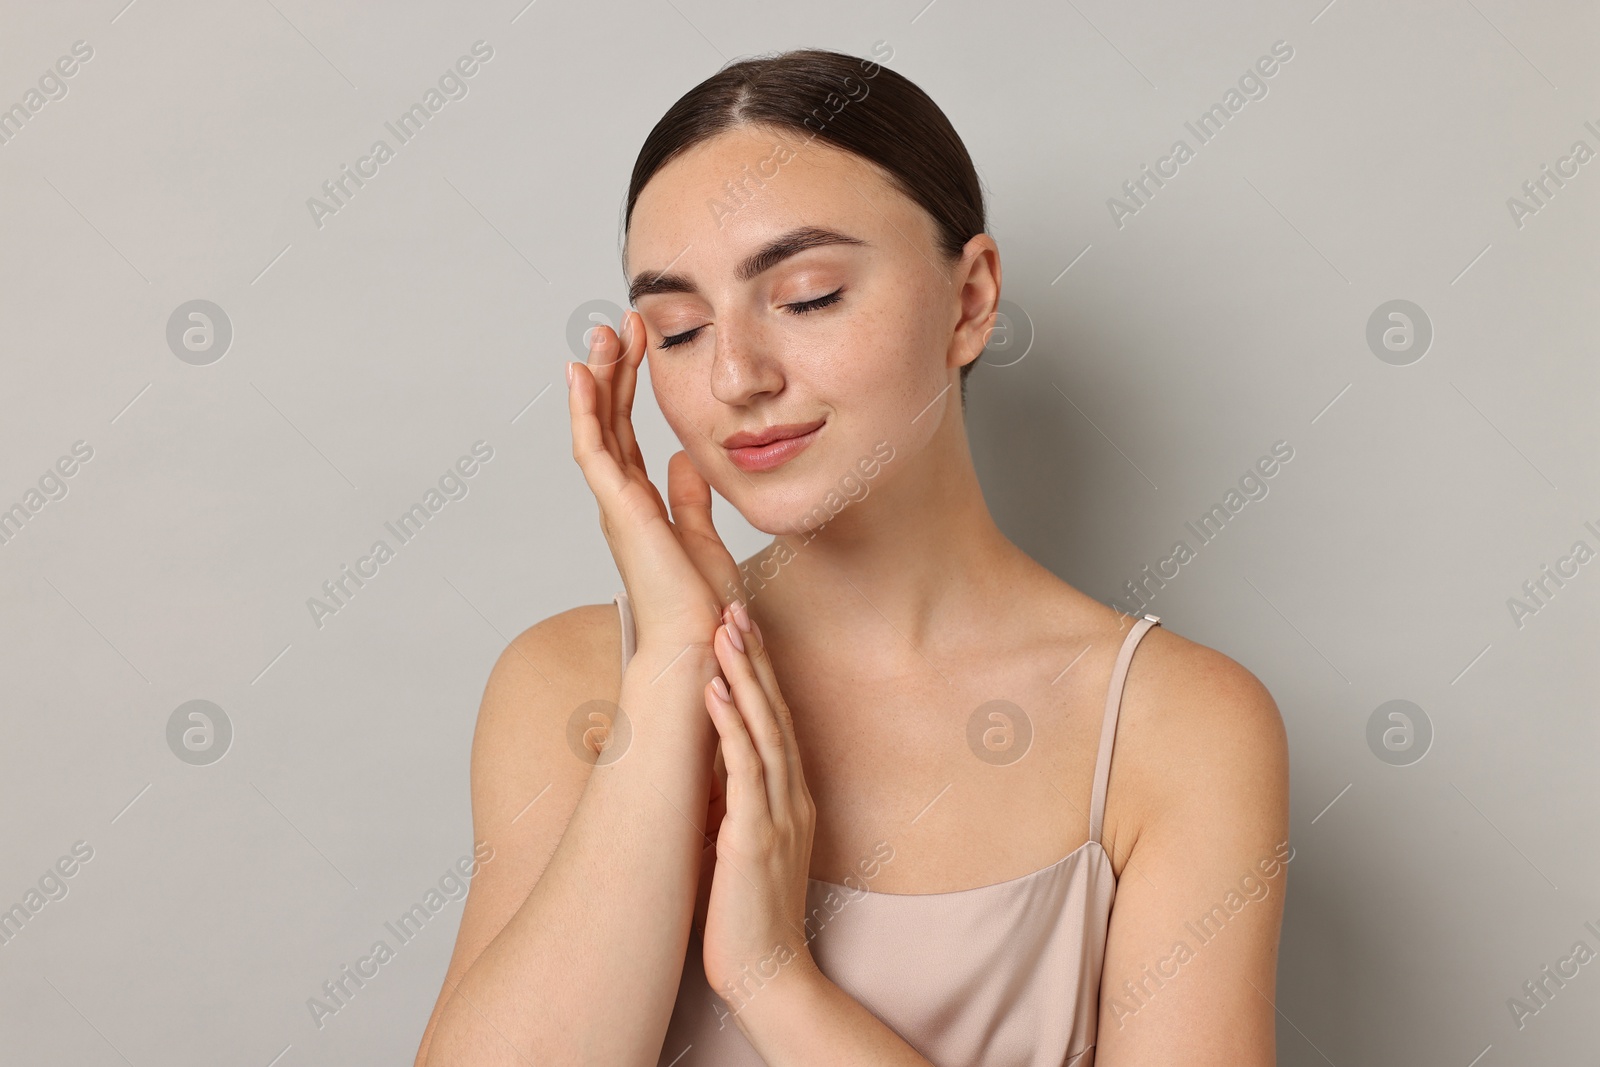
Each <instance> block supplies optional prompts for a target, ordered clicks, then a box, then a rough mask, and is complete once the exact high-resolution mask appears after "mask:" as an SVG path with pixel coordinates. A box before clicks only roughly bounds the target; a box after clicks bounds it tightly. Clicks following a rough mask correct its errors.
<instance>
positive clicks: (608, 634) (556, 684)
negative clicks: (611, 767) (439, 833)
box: [472, 604, 622, 850]
mask: <svg viewBox="0 0 1600 1067" xmlns="http://www.w3.org/2000/svg"><path fill="white" fill-rule="evenodd" d="M621 676H622V634H621V629H620V620H619V616H618V613H617V607H616V605H615V604H584V605H580V606H578V607H575V608H569V609H568V610H566V611H562V612H559V613H557V614H555V615H552V616H550V617H549V618H547V619H544V620H542V621H540V622H538V623H535V624H534V625H532V626H530V627H528V628H527V629H526V630H524V631H522V633H520V634H518V635H517V636H516V637H515V638H513V639H512V640H511V642H510V643H509V644H507V645H506V647H505V649H504V650H502V651H501V653H500V657H499V658H498V659H497V660H496V661H495V664H494V668H493V669H492V670H491V671H490V672H489V679H488V682H487V683H486V684H485V685H484V691H483V700H482V703H481V704H480V705H479V709H478V723H477V728H476V730H475V732H474V734H473V741H472V802H473V823H474V826H475V828H476V830H477V832H478V834H479V836H480V837H482V836H483V834H484V832H485V831H496V832H498V833H502V834H503V833H507V832H508V829H507V828H508V827H510V826H512V825H514V824H513V820H515V821H516V823H520V822H522V819H521V818H519V815H520V813H521V812H522V811H523V809H524V807H525V806H526V805H527V804H528V802H529V801H530V800H532V799H533V798H532V796H527V795H524V794H526V793H527V790H528V787H530V786H531V787H535V788H536V789H543V788H544V787H545V786H546V785H550V786H551V787H552V788H554V789H557V790H559V789H561V788H563V787H564V786H567V787H570V786H573V785H576V787H577V788H578V789H579V790H581V788H582V785H583V783H584V781H586V780H587V778H588V773H587V772H588V769H589V764H587V763H585V762H584V761H583V760H582V759H581V758H579V754H578V753H575V752H573V751H572V750H571V749H570V748H569V747H568V745H567V743H566V728H567V721H568V719H569V718H571V717H572V715H573V714H574V713H577V712H579V709H580V708H582V707H583V706H584V705H585V704H588V703H590V702H592V701H596V700H600V701H606V700H609V701H612V702H614V701H615V700H616V697H617V692H618V689H619V686H620V683H621ZM575 801H576V797H575V796H574V802H575ZM542 802H543V801H542V800H541V803H542ZM535 821H536V822H537V821H542V820H535ZM550 847H551V849H552V850H553V849H554V847H555V842H554V841H552V842H551V843H550Z"/></svg>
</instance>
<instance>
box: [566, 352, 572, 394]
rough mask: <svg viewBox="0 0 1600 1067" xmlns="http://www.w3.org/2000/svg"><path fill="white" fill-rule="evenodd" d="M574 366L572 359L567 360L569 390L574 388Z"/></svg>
mask: <svg viewBox="0 0 1600 1067" xmlns="http://www.w3.org/2000/svg"><path fill="white" fill-rule="evenodd" d="M572 366H573V361H572V360H570V359H569V360H567V388H568V389H571V388H572Z"/></svg>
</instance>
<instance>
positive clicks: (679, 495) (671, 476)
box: [667, 451, 738, 603]
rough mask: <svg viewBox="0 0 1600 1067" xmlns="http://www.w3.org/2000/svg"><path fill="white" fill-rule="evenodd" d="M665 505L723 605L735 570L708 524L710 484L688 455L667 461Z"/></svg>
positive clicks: (681, 453) (729, 594)
mask: <svg viewBox="0 0 1600 1067" xmlns="http://www.w3.org/2000/svg"><path fill="white" fill-rule="evenodd" d="M667 503H668V504H669V505H670V506H671V508H672V524H673V526H674V527H675V528H676V529H677V531H678V533H679V538H678V539H679V541H680V542H681V543H682V545H683V550H684V551H685V552H686V553H688V555H689V559H690V560H691V561H692V562H693V563H694V565H695V567H696V569H698V570H699V571H700V574H701V576H702V577H704V578H705V579H706V584H708V585H709V586H711V588H712V589H713V590H714V591H715V592H716V593H717V597H718V599H719V600H721V601H722V602H723V603H727V602H728V599H729V598H730V597H732V596H733V590H734V588H735V587H736V586H735V583H734V579H735V578H736V577H737V574H738V567H737V566H736V565H735V564H734V562H733V555H732V553H730V552H729V551H728V549H727V547H726V546H725V545H724V544H723V543H722V537H721V536H720V535H719V534H718V533H717V528H716V526H715V525H714V524H713V523H712V521H711V485H710V483H709V482H707V481H706V480H705V479H704V478H702V477H701V476H700V472H699V471H698V470H696V469H695V466H694V463H693V462H692V461H691V460H690V459H689V453H688V452H684V451H679V452H675V453H673V456H672V458H671V459H670V460H668V461H667Z"/></svg>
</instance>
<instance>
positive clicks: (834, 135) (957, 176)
mask: <svg viewBox="0 0 1600 1067" xmlns="http://www.w3.org/2000/svg"><path fill="white" fill-rule="evenodd" d="M756 124H759V125H764V126H772V127H777V128H779V129H786V130H792V131H795V132H796V133H799V134H801V135H803V136H804V137H806V138H807V139H808V140H809V139H811V138H816V139H818V140H821V141H825V142H827V143H828V144H830V145H833V146H835V147H837V148H840V149H843V150H844V151H846V152H851V153H854V154H855V155H857V156H860V157H861V158H863V159H865V160H867V161H868V162H870V163H875V164H877V166H878V167H879V168H881V169H882V171H883V172H884V174H885V175H886V177H887V178H888V179H889V181H890V182H891V183H892V184H893V185H894V186H895V187H896V188H898V189H899V190H900V191H901V192H902V193H904V194H905V195H906V196H907V197H909V198H910V199H911V200H912V201H913V202H915V203H917V204H920V205H921V206H922V208H923V209H924V210H926V211H927V212H928V214H929V215H930V216H931V217H932V218H933V222H934V226H935V230H936V233H937V235H938V243H939V249H938V250H939V251H940V252H942V253H943V255H944V256H945V258H946V260H947V261H949V262H951V263H953V262H954V261H955V260H957V259H959V258H960V256H961V252H962V250H963V249H964V248H965V247H966V244H967V241H968V240H969V239H971V238H972V237H973V236H975V235H977V234H980V233H983V232H984V231H985V229H986V228H987V227H986V225H985V221H986V220H985V215H984V204H983V187H982V185H981V184H980V183H979V181H978V172H977V170H976V169H975V168H974V167H973V165H972V157H971V156H969V155H968V154H967V149H966V146H965V145H964V144H962V143H961V138H960V137H959V136H958V135H957V134H956V131H955V128H954V127H953V126H951V125H950V120H949V119H948V118H946V117H945V114H944V112H943V111H941V110H939V105H937V104H935V103H934V102H933V100H932V99H931V98H930V97H929V96H928V94H927V93H925V92H923V91H922V90H921V89H919V88H918V87H917V86H916V84H915V83H913V82H912V81H911V80H910V79H908V78H905V77H904V76H902V75H900V74H896V73H895V72H894V71H892V70H890V69H888V68H887V67H884V66H880V65H879V64H877V63H874V62H871V61H870V60H865V59H860V58H858V57H856V56H851V55H846V54H844V53H842V52H833V51H828V50H826V49H820V48H806V49H799V50H796V51H790V52H782V53H778V54H776V55H770V56H758V57H756V58H753V59H744V60H740V61H738V62H736V63H732V64H729V65H728V66H726V67H723V68H722V69H721V70H719V71H718V72H717V73H715V74H713V75H712V76H711V77H709V78H707V79H706V80H705V81H703V82H701V83H700V84H699V85H696V86H695V87H694V88H693V89H690V90H689V91H688V92H687V93H685V94H683V96H681V97H679V98H678V101H677V102H676V103H675V104H673V105H672V107H670V108H668V109H667V113H666V114H665V115H663V116H661V121H659V122H657V123H656V124H655V128H654V129H652V130H651V131H650V135H649V136H648V137H646V138H645V140H644V145H643V146H642V147H641V148H640V149H639V158H638V159H637V160H636V161H635V162H634V165H633V176H632V178H631V179H630V180H629V182H628V200H627V206H626V209H625V213H624V215H623V221H622V232H623V240H624V243H626V240H627V233H628V227H629V225H630V224H631V223H632V221H633V208H634V204H635V203H637V201H638V199H639V193H640V192H641V191H642V190H643V189H644V187H645V186H646V185H647V184H649V182H650V179H651V178H653V177H654V176H655V174H656V172H657V171H659V170H660V169H661V168H662V167H664V166H666V165H667V163H669V162H670V161H671V160H673V159H674V158H675V157H677V156H678V155H680V154H681V153H683V152H686V151H688V150H689V149H690V148H693V147H694V146H695V145H698V144H700V143H701V142H703V141H708V140H710V139H711V138H713V137H715V136H717V135H718V134H721V133H724V132H726V131H728V130H731V129H736V128H738V127H740V126H745V125H756ZM977 363H978V361H977V360H973V361H972V362H970V363H968V364H967V365H966V366H964V367H962V368H961V401H962V405H963V406H965V404H966V399H967V375H968V374H969V373H971V371H972V368H973V367H975V366H976V365H977Z"/></svg>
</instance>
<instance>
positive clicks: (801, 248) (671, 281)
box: [628, 226, 871, 304]
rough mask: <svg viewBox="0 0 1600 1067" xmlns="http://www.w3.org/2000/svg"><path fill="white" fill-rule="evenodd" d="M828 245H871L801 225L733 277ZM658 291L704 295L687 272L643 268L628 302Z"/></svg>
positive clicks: (631, 287)
mask: <svg viewBox="0 0 1600 1067" xmlns="http://www.w3.org/2000/svg"><path fill="white" fill-rule="evenodd" d="M827 245H859V246H861V247H863V248H869V247H871V245H870V244H869V243H868V242H866V241H863V240H862V239H861V238H859V237H851V236H850V235H849V234H844V233H839V232H838V231H836V230H829V229H824V228H822V227H819V226H801V227H799V228H798V229H793V230H790V231H789V232H788V233H785V234H782V235H781V236H779V237H777V238H775V239H773V240H771V241H769V242H767V244H765V245H763V246H762V247H761V249H760V250H759V251H757V252H753V253H751V254H750V255H749V256H746V257H745V258H744V259H743V260H741V261H740V263H739V265H738V266H737V267H736V268H734V272H733V276H734V277H735V278H737V279H738V280H739V281H741V282H747V281H750V280H751V279H753V278H755V277H757V276H758V275H760V274H762V273H764V272H765V271H768V270H771V269H772V268H773V267H775V266H777V265H778V264H779V263H782V262H783V261H784V260H786V259H788V258H789V257H790V256H795V255H799V254H800V253H801V252H805V251H807V250H808V249H812V248H822V247H824V246H827ZM657 293H689V294H691V295H694V296H699V295H700V288H699V287H698V286H697V285H695V284H694V282H693V281H692V280H690V278H689V276H688V275H687V274H672V273H668V272H663V273H660V274H656V273H653V272H651V271H648V270H644V271H640V272H639V273H638V274H635V275H634V276H633V281H632V283H631V284H629V286H628V303H630V304H637V303H638V301H639V298H640V297H641V296H651V295H654V294H657Z"/></svg>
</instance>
